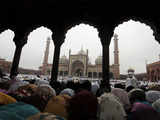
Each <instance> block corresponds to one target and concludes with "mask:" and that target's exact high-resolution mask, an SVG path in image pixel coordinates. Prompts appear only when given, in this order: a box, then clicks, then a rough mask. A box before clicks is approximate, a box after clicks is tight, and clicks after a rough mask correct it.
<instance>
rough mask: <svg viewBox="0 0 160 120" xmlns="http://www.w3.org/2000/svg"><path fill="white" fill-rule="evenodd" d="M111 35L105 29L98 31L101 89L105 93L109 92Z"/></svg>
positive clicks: (110, 32)
mask: <svg viewBox="0 0 160 120" xmlns="http://www.w3.org/2000/svg"><path fill="white" fill-rule="evenodd" d="M112 35H113V33H112V31H108V30H107V31H106V30H105V29H103V30H101V31H99V37H100V39H101V43H102V57H103V58H102V82H101V88H103V89H104V90H105V91H106V92H110V90H111V88H110V81H109V68H110V65H109V45H110V41H111V37H112Z"/></svg>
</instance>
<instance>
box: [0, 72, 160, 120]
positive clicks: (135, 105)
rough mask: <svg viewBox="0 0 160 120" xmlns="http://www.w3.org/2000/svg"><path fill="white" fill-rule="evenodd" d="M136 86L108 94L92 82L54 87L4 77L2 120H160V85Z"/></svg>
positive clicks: (0, 89)
mask: <svg viewBox="0 0 160 120" xmlns="http://www.w3.org/2000/svg"><path fill="white" fill-rule="evenodd" d="M130 80H131V79H128V81H130ZM128 83H129V84H128ZM132 83H134V82H127V84H126V86H124V85H121V84H120V83H119V84H115V85H114V87H112V88H111V91H110V92H106V91H103V90H102V88H101V85H100V84H99V83H96V82H95V83H91V82H90V81H88V80H84V81H69V82H61V83H60V82H55V84H54V85H53V86H50V85H49V82H42V81H39V82H37V81H36V82H35V81H22V80H19V79H18V78H17V77H16V76H14V77H13V78H10V79H8V80H6V79H5V75H2V74H1V75H0V120H160V85H159V84H155V85H151V86H143V85H141V86H135V83H134V84H132Z"/></svg>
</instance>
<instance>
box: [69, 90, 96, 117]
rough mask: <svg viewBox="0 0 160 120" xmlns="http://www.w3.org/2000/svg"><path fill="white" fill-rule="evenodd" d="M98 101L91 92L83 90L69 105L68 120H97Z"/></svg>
mask: <svg viewBox="0 0 160 120" xmlns="http://www.w3.org/2000/svg"><path fill="white" fill-rule="evenodd" d="M97 109H98V100H97V98H96V96H94V95H93V94H92V93H91V92H89V91H87V90H82V91H80V92H78V93H77V94H76V95H74V96H73V97H72V98H71V99H70V100H69V103H68V107H67V112H68V120H88V119H93V120H94V119H97Z"/></svg>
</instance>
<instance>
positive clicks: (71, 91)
mask: <svg viewBox="0 0 160 120" xmlns="http://www.w3.org/2000/svg"><path fill="white" fill-rule="evenodd" d="M64 94H66V95H69V96H71V97H72V96H74V95H75V92H74V90H72V89H70V88H66V89H64V90H62V91H61V92H60V95H64Z"/></svg>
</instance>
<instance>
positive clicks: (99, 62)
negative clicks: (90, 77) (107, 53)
mask: <svg viewBox="0 0 160 120" xmlns="http://www.w3.org/2000/svg"><path fill="white" fill-rule="evenodd" d="M95 63H96V64H102V56H98V57H97V59H96V60H95Z"/></svg>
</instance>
